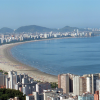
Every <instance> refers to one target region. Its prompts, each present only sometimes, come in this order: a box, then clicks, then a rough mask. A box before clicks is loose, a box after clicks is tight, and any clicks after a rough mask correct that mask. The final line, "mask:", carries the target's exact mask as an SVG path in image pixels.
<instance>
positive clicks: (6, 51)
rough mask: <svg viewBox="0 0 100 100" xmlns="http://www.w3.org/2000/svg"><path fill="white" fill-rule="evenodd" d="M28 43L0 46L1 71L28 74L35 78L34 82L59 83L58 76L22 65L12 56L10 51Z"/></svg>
mask: <svg viewBox="0 0 100 100" xmlns="http://www.w3.org/2000/svg"><path fill="white" fill-rule="evenodd" d="M35 41H40V40H35ZM35 41H34V42H35ZM27 42H33V41H27ZM27 42H18V43H11V44H5V45H0V69H2V70H4V71H11V70H15V71H17V72H18V73H26V74H28V75H29V76H30V77H32V78H34V80H39V81H44V82H45V81H47V82H57V76H54V75H50V74H47V73H44V72H41V71H39V70H38V69H36V68H33V67H31V66H27V65H25V64H22V63H20V62H19V61H17V60H16V59H15V58H14V57H13V56H12V55H11V53H10V49H11V48H12V47H13V46H16V45H20V44H22V43H27Z"/></svg>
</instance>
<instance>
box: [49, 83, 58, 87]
mask: <svg viewBox="0 0 100 100" xmlns="http://www.w3.org/2000/svg"><path fill="white" fill-rule="evenodd" d="M50 84H51V88H56V87H58V84H57V83H56V82H51V83H50Z"/></svg>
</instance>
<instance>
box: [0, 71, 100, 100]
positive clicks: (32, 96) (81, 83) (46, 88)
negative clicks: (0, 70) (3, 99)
mask: <svg viewBox="0 0 100 100" xmlns="http://www.w3.org/2000/svg"><path fill="white" fill-rule="evenodd" d="M0 88H8V89H15V90H19V91H21V92H23V94H25V95H26V100H99V98H100V95H99V94H100V74H99V73H98V74H85V75H83V76H79V75H74V74H70V73H67V74H60V75H58V88H54V89H52V88H51V84H50V83H48V82H37V81H34V79H33V78H31V77H29V76H28V75H26V74H25V73H23V74H19V75H18V74H17V72H16V71H9V72H8V75H4V74H0ZM10 100H13V99H10ZM16 100H18V99H16Z"/></svg>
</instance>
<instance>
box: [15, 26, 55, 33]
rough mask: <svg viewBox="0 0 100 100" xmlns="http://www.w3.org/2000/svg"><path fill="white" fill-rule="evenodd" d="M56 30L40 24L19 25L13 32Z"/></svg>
mask: <svg viewBox="0 0 100 100" xmlns="http://www.w3.org/2000/svg"><path fill="white" fill-rule="evenodd" d="M50 31H56V29H50V28H46V27H42V26H36V25H29V26H22V27H19V28H18V29H17V30H16V31H15V32H50Z"/></svg>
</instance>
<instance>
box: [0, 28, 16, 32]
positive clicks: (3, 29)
mask: <svg viewBox="0 0 100 100" xmlns="http://www.w3.org/2000/svg"><path fill="white" fill-rule="evenodd" d="M7 32H8V33H12V32H14V30H13V29H11V28H7V27H3V28H1V29H0V33H7Z"/></svg>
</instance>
